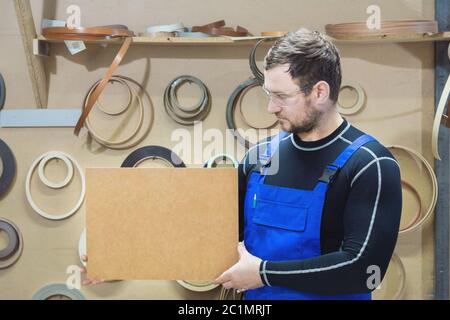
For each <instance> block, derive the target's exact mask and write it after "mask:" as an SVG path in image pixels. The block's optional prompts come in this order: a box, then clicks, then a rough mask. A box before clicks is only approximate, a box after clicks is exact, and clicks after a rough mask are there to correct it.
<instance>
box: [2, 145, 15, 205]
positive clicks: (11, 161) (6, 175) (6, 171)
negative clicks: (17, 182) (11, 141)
mask: <svg viewBox="0 0 450 320" xmlns="http://www.w3.org/2000/svg"><path fill="white" fill-rule="evenodd" d="M0 161H1V163H2V167H3V169H2V172H1V174H0V198H1V197H2V196H3V195H4V194H6V192H7V191H8V190H9V188H10V187H11V185H12V183H13V181H14V177H15V176H16V170H17V168H16V159H15V158H14V154H13V153H12V151H11V149H10V148H9V146H8V145H7V144H6V143H5V142H4V141H3V140H2V139H0Z"/></svg>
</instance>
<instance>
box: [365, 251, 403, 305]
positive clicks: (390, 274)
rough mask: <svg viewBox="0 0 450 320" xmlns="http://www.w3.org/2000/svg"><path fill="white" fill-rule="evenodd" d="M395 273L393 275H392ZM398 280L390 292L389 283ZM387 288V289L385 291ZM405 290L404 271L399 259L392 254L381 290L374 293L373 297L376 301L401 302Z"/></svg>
mask: <svg viewBox="0 0 450 320" xmlns="http://www.w3.org/2000/svg"><path fill="white" fill-rule="evenodd" d="M394 272H395V273H394ZM393 280H398V282H399V283H398V284H397V285H396V286H394V287H393V288H392V289H393V290H392V291H390V290H388V289H391V288H390V287H391V286H392V284H391V282H393ZM386 287H387V289H386ZM405 289H406V270H405V266H404V265H403V262H402V260H401V259H400V257H399V256H398V255H397V254H396V253H395V252H394V253H393V255H392V258H391V261H390V263H389V266H388V269H387V271H386V275H385V277H384V279H383V282H382V283H381V288H380V289H377V290H375V291H374V293H373V296H374V298H375V299H377V300H401V299H402V298H403V296H404V294H405Z"/></svg>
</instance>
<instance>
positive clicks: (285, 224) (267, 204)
mask: <svg viewBox="0 0 450 320" xmlns="http://www.w3.org/2000/svg"><path fill="white" fill-rule="evenodd" d="M307 217H308V209H307V208H304V207H297V206H294V205H290V204H285V203H280V202H271V201H268V200H264V199H259V200H258V204H257V206H256V212H255V215H254V217H253V222H254V223H255V224H257V225H261V226H266V227H271V228H276V229H282V230H287V231H295V232H304V231H305V229H306V222H307Z"/></svg>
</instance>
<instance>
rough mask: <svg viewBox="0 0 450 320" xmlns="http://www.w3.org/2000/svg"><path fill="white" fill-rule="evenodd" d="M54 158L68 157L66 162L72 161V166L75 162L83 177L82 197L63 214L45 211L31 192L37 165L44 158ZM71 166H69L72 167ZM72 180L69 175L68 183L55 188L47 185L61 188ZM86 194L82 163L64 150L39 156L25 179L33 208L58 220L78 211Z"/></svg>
mask: <svg viewBox="0 0 450 320" xmlns="http://www.w3.org/2000/svg"><path fill="white" fill-rule="evenodd" d="M53 158H57V159H66V160H64V162H65V163H66V164H67V163H71V164H70V166H72V165H73V164H74V165H75V167H76V168H77V170H78V173H79V175H80V178H81V193H80V198H79V199H78V201H77V203H76V204H75V206H74V207H73V208H72V209H71V210H70V211H68V212H67V213H64V214H61V215H51V214H48V213H47V212H45V211H43V210H42V209H41V208H39V206H38V205H37V204H36V203H35V202H34V200H33V196H32V194H31V177H32V176H33V172H34V171H35V169H36V167H38V165H40V163H41V161H43V160H47V161H48V160H50V159H53ZM70 166H69V167H68V168H70ZM69 170H70V169H69ZM69 170H68V171H69ZM42 171H43V166H42ZM72 172H73V169H72ZM42 174H43V173H42ZM39 176H41V175H39ZM67 180H68V181H67ZM70 180H71V178H70V179H67V177H66V179H65V180H64V181H67V183H66V184H64V185H63V184H62V183H59V184H57V186H58V187H57V188H54V186H52V184H46V186H47V187H49V188H53V189H60V188H61V187H64V186H66V185H67V184H68V183H69V181H70ZM44 181H45V180H44ZM44 181H42V180H41V182H42V183H44V184H45V182H44ZM60 185H62V186H60ZM85 194H86V182H85V177H84V173H83V170H82V169H81V167H80V165H79V164H78V162H76V161H75V159H74V158H72V157H71V156H70V155H68V154H66V153H64V152H61V151H50V152H47V153H44V154H43V155H41V156H40V157H38V158H37V159H36V160H35V161H34V162H33V164H32V165H31V167H30V169H29V171H28V174H27V177H26V181H25V195H26V197H27V200H28V203H29V204H30V206H31V207H32V208H33V210H34V211H35V212H36V213H37V214H39V215H40V216H41V217H43V218H45V219H48V220H54V221H58V220H64V219H67V218H69V217H70V216H72V215H73V214H74V213H75V212H77V211H78V209H79V208H80V207H81V205H82V204H83V201H84V196H85Z"/></svg>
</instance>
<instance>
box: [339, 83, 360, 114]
mask: <svg viewBox="0 0 450 320" xmlns="http://www.w3.org/2000/svg"><path fill="white" fill-rule="evenodd" d="M347 88H348V89H350V90H353V91H355V92H356V95H357V99H356V102H355V103H354V104H353V105H352V106H350V107H349V108H347V107H343V106H342V105H341V104H339V101H338V102H337V109H338V112H339V113H340V114H343V115H352V114H356V113H358V112H359V111H360V110H361V109H362V108H363V107H364V104H365V103H366V94H365V92H364V90H363V88H362V87H361V86H360V85H359V84H357V83H352V82H346V83H344V84H342V86H341V88H340V90H339V92H341V91H342V90H343V89H347Z"/></svg>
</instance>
